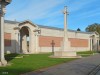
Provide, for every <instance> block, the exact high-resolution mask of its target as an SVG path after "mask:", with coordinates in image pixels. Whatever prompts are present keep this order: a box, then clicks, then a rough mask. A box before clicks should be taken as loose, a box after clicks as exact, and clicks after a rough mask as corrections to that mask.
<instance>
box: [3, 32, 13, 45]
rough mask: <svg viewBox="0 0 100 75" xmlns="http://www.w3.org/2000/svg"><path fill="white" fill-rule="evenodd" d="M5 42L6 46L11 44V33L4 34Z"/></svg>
mask: <svg viewBox="0 0 100 75" xmlns="http://www.w3.org/2000/svg"><path fill="white" fill-rule="evenodd" d="M4 43H5V46H11V33H5V34H4Z"/></svg>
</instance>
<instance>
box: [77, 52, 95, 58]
mask: <svg viewBox="0 0 100 75" xmlns="http://www.w3.org/2000/svg"><path fill="white" fill-rule="evenodd" d="M94 53H97V52H94V51H83V52H77V54H78V55H81V56H82V57H87V56H90V55H93V54H94Z"/></svg>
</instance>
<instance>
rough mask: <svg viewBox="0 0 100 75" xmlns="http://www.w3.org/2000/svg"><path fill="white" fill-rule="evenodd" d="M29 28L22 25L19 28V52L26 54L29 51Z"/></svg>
mask: <svg viewBox="0 0 100 75" xmlns="http://www.w3.org/2000/svg"><path fill="white" fill-rule="evenodd" d="M29 38H30V29H29V28H28V27H27V26H24V27H22V28H21V30H20V50H21V53H24V54H27V53H29V52H30V49H29V46H30V45H29V43H30V39H29Z"/></svg>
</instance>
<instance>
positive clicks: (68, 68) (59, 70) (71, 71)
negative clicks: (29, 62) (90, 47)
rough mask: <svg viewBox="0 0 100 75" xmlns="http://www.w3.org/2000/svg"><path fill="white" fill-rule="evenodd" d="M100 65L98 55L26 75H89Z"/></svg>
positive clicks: (99, 56)
mask: <svg viewBox="0 0 100 75" xmlns="http://www.w3.org/2000/svg"><path fill="white" fill-rule="evenodd" d="M99 64H100V54H97V55H94V56H90V57H86V58H82V59H78V60H74V61H72V62H69V63H64V64H61V65H57V66H54V67H50V68H47V69H42V70H39V71H37V72H30V73H27V74H24V75H88V74H89V73H90V72H91V71H92V70H93V69H94V68H95V67H96V66H97V65H99ZM97 75H100V72H99V74H97Z"/></svg>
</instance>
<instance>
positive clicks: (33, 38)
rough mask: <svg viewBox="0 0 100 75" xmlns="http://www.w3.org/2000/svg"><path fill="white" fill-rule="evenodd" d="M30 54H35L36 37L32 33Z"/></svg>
mask: <svg viewBox="0 0 100 75" xmlns="http://www.w3.org/2000/svg"><path fill="white" fill-rule="evenodd" d="M29 53H35V35H34V32H32V31H31V32H30V42H29Z"/></svg>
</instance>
